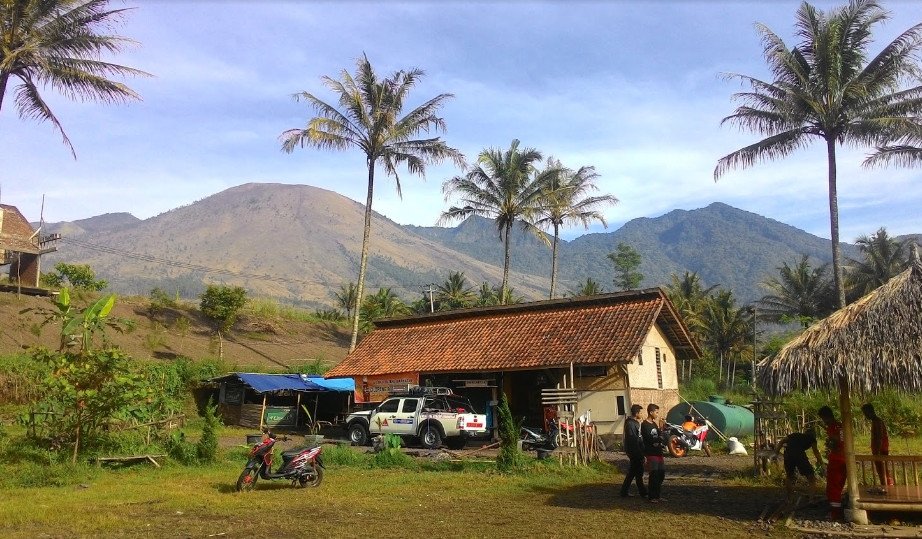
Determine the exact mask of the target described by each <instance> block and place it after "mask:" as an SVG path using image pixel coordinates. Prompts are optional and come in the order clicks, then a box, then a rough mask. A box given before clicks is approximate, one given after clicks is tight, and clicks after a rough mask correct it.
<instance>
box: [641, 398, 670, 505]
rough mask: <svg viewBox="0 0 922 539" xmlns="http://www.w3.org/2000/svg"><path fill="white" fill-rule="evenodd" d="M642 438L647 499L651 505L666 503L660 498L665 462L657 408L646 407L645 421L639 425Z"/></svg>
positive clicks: (653, 406) (652, 406)
mask: <svg viewBox="0 0 922 539" xmlns="http://www.w3.org/2000/svg"><path fill="white" fill-rule="evenodd" d="M640 434H641V436H642V437H643V446H644V455H645V456H646V457H647V471H648V472H649V473H650V475H649V479H648V480H647V482H648V483H649V490H648V491H647V494H648V496H647V497H648V498H649V499H650V501H651V502H652V503H659V502H661V501H662V502H664V501H666V499H665V498H662V497H661V496H660V491H661V490H662V488H663V480H664V479H666V462H665V460H663V438H662V436H663V435H662V431H661V425H660V421H659V406H657V405H655V404H652V403H651V404H650V405H648V406H647V419H645V420H644V422H643V423H641V424H640Z"/></svg>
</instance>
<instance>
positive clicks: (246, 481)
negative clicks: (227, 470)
mask: <svg viewBox="0 0 922 539" xmlns="http://www.w3.org/2000/svg"><path fill="white" fill-rule="evenodd" d="M257 479H259V469H258V468H245V469H244V470H243V471H242V472H240V477H238V478H237V492H249V491H251V490H253V487H255V486H256V480H257Z"/></svg>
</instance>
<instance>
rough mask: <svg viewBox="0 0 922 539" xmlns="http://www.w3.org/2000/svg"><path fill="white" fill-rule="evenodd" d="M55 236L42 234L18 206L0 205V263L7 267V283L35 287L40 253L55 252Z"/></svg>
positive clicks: (39, 266) (56, 236)
mask: <svg viewBox="0 0 922 539" xmlns="http://www.w3.org/2000/svg"><path fill="white" fill-rule="evenodd" d="M59 238H60V236H58V235H57V234H54V235H45V236H42V235H41V234H40V231H37V230H35V229H33V228H32V225H31V224H29V221H28V220H26V218H25V217H23V215H22V213H20V212H19V209H17V208H16V207H15V206H8V205H6V204H0V266H9V280H10V283H13V284H16V285H18V286H22V287H28V288H38V280H39V276H40V275H41V256H42V255H43V254H45V253H50V252H53V251H55V250H56V248H55V247H53V246H52V245H51V244H52V243H53V242H54V241H55V240H57V239H59Z"/></svg>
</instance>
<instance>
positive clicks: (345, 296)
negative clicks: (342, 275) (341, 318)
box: [333, 282, 358, 320]
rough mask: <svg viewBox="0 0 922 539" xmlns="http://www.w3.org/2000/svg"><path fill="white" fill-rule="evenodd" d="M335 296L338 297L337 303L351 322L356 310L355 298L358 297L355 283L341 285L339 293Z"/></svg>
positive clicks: (335, 293)
mask: <svg viewBox="0 0 922 539" xmlns="http://www.w3.org/2000/svg"><path fill="white" fill-rule="evenodd" d="M333 295H334V296H336V302H337V303H338V304H339V306H340V307H342V308H343V310H344V311H346V316H347V317H348V318H349V319H350V320H351V319H352V310H353V309H355V303H356V302H355V298H356V297H357V296H358V293H357V291H356V288H355V283H352V282H350V283H347V284H341V285H339V291H338V292H334V293H333Z"/></svg>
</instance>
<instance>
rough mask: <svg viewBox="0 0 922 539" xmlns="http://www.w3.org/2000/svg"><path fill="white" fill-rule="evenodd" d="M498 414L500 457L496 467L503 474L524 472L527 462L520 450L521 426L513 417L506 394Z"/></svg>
mask: <svg viewBox="0 0 922 539" xmlns="http://www.w3.org/2000/svg"><path fill="white" fill-rule="evenodd" d="M496 414H497V419H498V420H499V455H498V456H497V457H496V467H497V468H499V470H500V471H503V472H513V471H519V470H522V469H524V468H525V466H526V462H527V461H526V459H525V453H523V452H522V450H521V449H519V435H520V430H521V426H520V425H519V422H518V421H516V420H515V419H513V417H512V412H511V411H510V410H509V401H508V400H506V394H505V393H503V396H502V398H501V399H500V401H499V406H498V407H497V408H496Z"/></svg>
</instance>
